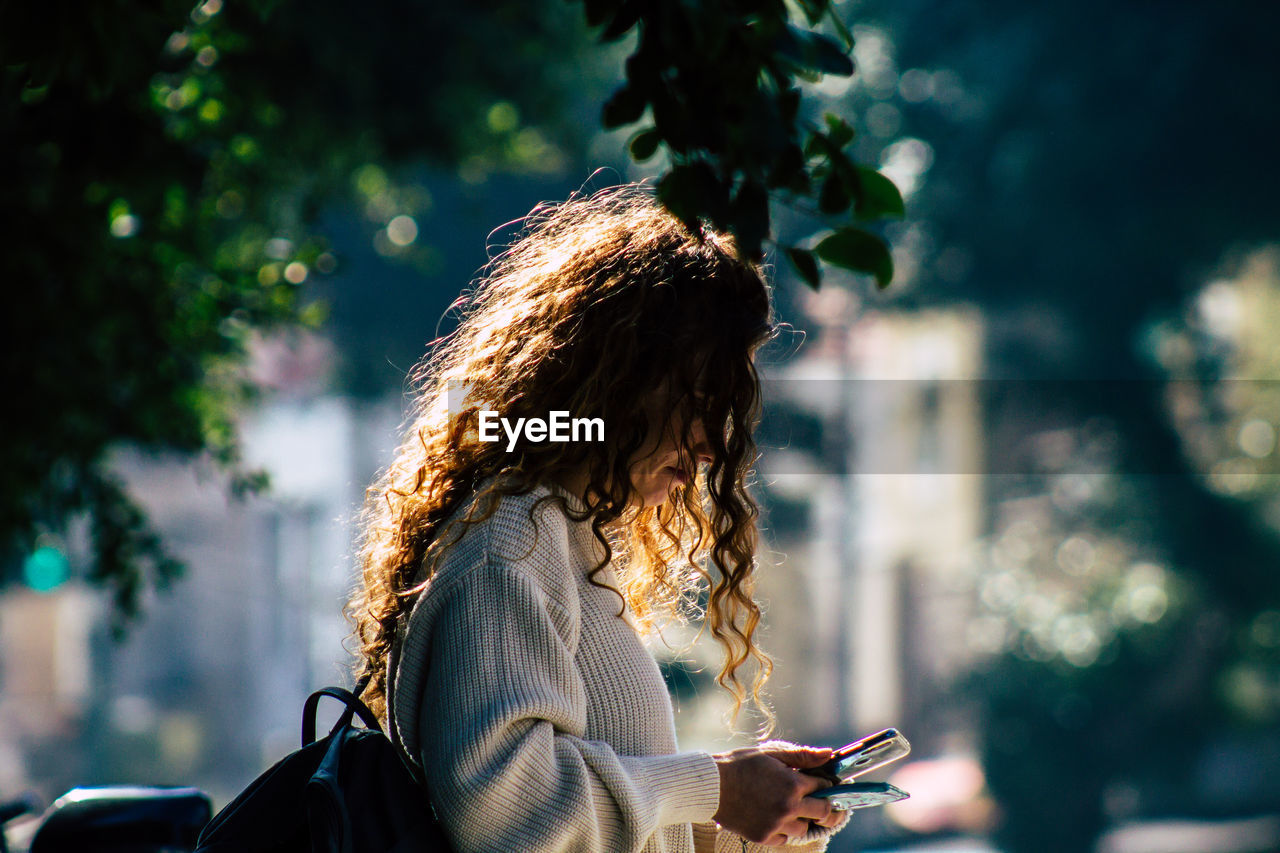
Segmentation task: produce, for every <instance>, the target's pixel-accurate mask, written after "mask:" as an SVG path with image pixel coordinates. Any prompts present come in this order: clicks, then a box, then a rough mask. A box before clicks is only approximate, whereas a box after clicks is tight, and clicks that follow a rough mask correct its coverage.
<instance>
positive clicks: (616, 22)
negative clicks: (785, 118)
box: [600, 0, 640, 43]
mask: <svg viewBox="0 0 1280 853" xmlns="http://www.w3.org/2000/svg"><path fill="white" fill-rule="evenodd" d="M639 20H640V4H639V3H637V2H633V1H632V0H629V2H625V3H623V4H622V6H621V7H619V9H618V13H617V14H616V15H614V16H613V20H612V21H610V22H609V26H607V27H605V29H604V32H603V33H601V34H600V41H602V42H605V43H608V42H611V41H617V40H618V39H620V38H622V37H623V36H624V35H626V34H627V33H628V32H629V31H630V30H631V28H632V27H634V26H635V25H636V22H637V21H639Z"/></svg>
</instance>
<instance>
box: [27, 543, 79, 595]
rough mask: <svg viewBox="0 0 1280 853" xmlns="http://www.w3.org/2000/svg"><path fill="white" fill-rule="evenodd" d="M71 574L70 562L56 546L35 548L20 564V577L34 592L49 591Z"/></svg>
mask: <svg viewBox="0 0 1280 853" xmlns="http://www.w3.org/2000/svg"><path fill="white" fill-rule="evenodd" d="M70 576H71V564H70V563H68V562H67V558H66V557H65V556H64V555H63V553H62V552H61V551H59V550H58V549H57V548H50V547H48V546H46V547H43V548H37V549H36V550H35V551H33V552H32V553H31V555H30V556H29V557H27V559H26V560H25V561H24V562H23V564H22V579H23V580H24V581H25V582H26V584H27V586H29V587H31V588H32V589H34V590H35V591H36V592H51V591H53V590H55V589H57V588H58V587H59V586H61V585H62V584H63V583H65V582H66V580H67V578H69V577H70Z"/></svg>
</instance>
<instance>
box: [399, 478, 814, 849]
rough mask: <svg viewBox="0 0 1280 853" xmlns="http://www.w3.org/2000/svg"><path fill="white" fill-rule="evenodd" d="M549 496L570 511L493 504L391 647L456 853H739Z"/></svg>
mask: <svg viewBox="0 0 1280 853" xmlns="http://www.w3.org/2000/svg"><path fill="white" fill-rule="evenodd" d="M555 497H559V498H561V499H563V500H564V501H565V503H566V504H567V505H568V506H569V507H570V509H573V510H581V508H582V503H581V501H580V500H578V499H577V498H576V497H575V496H573V495H572V494H570V493H569V492H567V491H565V490H563V489H561V488H559V487H558V486H540V487H538V488H537V489H535V490H534V491H532V492H531V493H529V494H526V495H517V496H508V497H504V498H502V499H501V501H500V503H499V504H498V507H497V509H496V511H495V512H494V514H493V515H492V516H491V517H490V518H489V519H488V520H486V521H484V522H481V523H478V524H475V525H471V526H469V527H466V529H465V531H464V532H463V533H462V535H461V537H460V538H459V539H458V540H457V541H456V542H455V543H454V544H453V545H452V546H451V547H450V548H449V549H448V550H447V551H446V553H445V556H444V557H443V559H442V560H441V562H440V564H439V566H438V567H437V570H436V574H435V575H434V576H433V577H432V579H431V582H430V583H429V584H428V585H427V587H426V589H425V590H424V592H423V593H422V594H421V595H420V597H419V599H418V600H417V602H416V603H415V605H414V607H413V609H412V611H411V614H410V617H409V619H408V622H407V625H405V626H403V628H402V631H401V634H400V636H399V638H398V641H397V643H396V644H395V648H394V649H393V651H392V656H391V661H390V668H389V672H388V695H389V697H390V704H391V706H392V715H391V717H392V719H391V731H392V736H393V738H394V739H395V740H396V742H397V743H398V744H399V745H400V747H401V748H402V749H403V750H404V752H405V754H406V755H407V756H408V757H409V758H410V759H411V760H413V761H414V762H415V763H417V764H418V765H419V766H420V767H421V768H422V769H423V772H424V775H425V778H426V781H427V788H428V791H429V793H430V797H431V802H432V805H433V806H434V808H435V810H436V814H437V816H438V817H439V819H440V821H441V823H442V825H443V826H444V828H445V831H446V833H447V834H448V835H449V837H450V839H451V841H452V842H453V844H454V846H455V849H456V850H457V851H458V853H479V852H480V851H503V853H508V851H510V852H511V853H514V852H515V851H521V853H523V852H524V851H529V853H543V851H546V853H552V851H555V853H571V851H572V853H597V851H599V852H600V853H605V851H608V852H609V853H612V852H613V851H629V852H630V853H695V851H697V853H709V851H713V850H715V851H732V853H739V851H741V850H742V849H743V845H742V842H741V839H739V838H738V837H737V836H735V835H732V834H731V833H729V832H727V831H724V830H719V829H718V827H717V826H716V825H715V824H714V823H712V822H711V818H712V815H714V814H715V812H716V811H717V809H718V807H719V799H720V779H719V772H718V770H717V768H716V764H715V761H714V760H713V759H712V757H711V755H710V754H708V753H706V752H700V751H692V752H680V751H678V749H677V745H676V737H675V723H674V716H673V713H672V706H671V701H670V697H669V695H668V693H667V689H666V686H665V683H664V681H663V678H662V674H661V672H660V671H659V669H658V666H657V664H656V662H655V661H654V659H653V657H652V656H651V655H650V654H649V652H648V650H647V649H646V648H645V647H644V645H643V643H642V642H641V640H640V638H639V636H638V635H637V633H636V631H635V629H634V628H633V627H632V624H631V623H630V622H629V621H628V620H627V619H626V618H625V614H623V616H620V615H619V614H620V611H622V608H623V604H622V599H621V597H620V596H619V594H618V593H617V592H615V591H614V590H612V589H602V588H600V587H599V586H596V585H593V584H592V583H591V582H590V581H589V580H588V574H589V572H590V571H591V569H592V568H593V567H594V566H595V565H596V564H597V563H598V562H599V561H600V558H601V557H602V556H603V549H602V547H601V545H600V543H599V542H597V541H596V539H595V537H594V535H593V534H592V532H591V529H590V525H589V523H588V522H585V521H583V522H575V521H573V520H571V519H569V518H568V517H567V516H566V514H565V513H564V511H563V509H562V508H561V506H560V502H559V501H557V500H554V499H550V500H547V498H555ZM597 581H598V582H599V583H603V584H605V585H607V586H611V587H615V588H616V585H617V584H616V580H615V577H614V575H613V572H612V569H611V568H608V567H606V569H605V570H604V571H603V572H601V573H600V574H599V575H597ZM828 834H829V832H828V831H825V830H821V829H815V830H814V831H812V832H811V833H810V835H809V836H806V838H805V839H797V844H796V846H795V847H793V848H791V849H793V850H794V849H804V850H808V851H820V850H823V849H825V847H826V836H827V835H828ZM805 842H807V843H805ZM754 848H755V845H747V849H749V850H750V849H754ZM762 850H763V848H762Z"/></svg>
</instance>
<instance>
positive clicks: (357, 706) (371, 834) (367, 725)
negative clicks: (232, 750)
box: [196, 681, 451, 853]
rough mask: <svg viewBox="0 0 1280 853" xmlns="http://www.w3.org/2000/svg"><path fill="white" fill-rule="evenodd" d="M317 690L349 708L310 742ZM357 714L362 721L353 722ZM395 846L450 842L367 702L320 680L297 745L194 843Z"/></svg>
mask: <svg viewBox="0 0 1280 853" xmlns="http://www.w3.org/2000/svg"><path fill="white" fill-rule="evenodd" d="M364 683H367V681H366V682H364ZM364 683H362V684H360V685H357V688H356V689H357V691H359V690H360V689H361V688H362V687H363V686H364ZM323 696H330V697H333V698H334V699H337V700H339V701H341V702H342V703H343V704H345V705H346V710H345V711H344V712H343V714H342V716H341V718H339V720H338V722H337V724H336V725H335V726H334V727H333V730H332V731H330V732H329V734H328V735H327V736H325V737H324V738H321V739H320V740H316V709H317V707H318V706H319V704H320V699H321V697H323ZM356 716H359V717H360V719H361V720H362V721H363V722H364V727H363V728H362V727H360V726H356V725H355V724H354V718H355V717H356ZM393 850H394V851H395V853H447V851H450V850H451V848H450V846H449V843H448V841H447V840H446V839H445V836H444V833H443V831H442V830H441V828H440V826H439V824H438V823H437V822H436V819H435V815H434V813H433V812H432V810H431V805H430V803H429V802H428V800H427V789H426V786H425V785H424V784H422V783H421V782H420V781H419V780H418V779H417V778H416V777H415V774H414V773H413V772H412V771H411V770H410V768H409V767H408V766H406V764H405V762H404V761H403V760H402V759H401V757H400V753H399V752H398V751H397V749H396V747H395V745H394V744H392V743H391V741H390V740H389V739H388V738H387V736H386V735H385V734H383V733H382V728H381V726H379V725H378V718H377V717H375V716H374V714H373V712H372V711H370V710H369V707H368V706H367V705H365V704H364V702H361V701H360V699H358V698H357V697H356V695H355V694H353V693H351V692H350V691H348V690H344V689H343V688H341V687H326V688H324V689H322V690H317V691H316V692H315V693H312V694H311V695H310V696H309V697H308V698H307V702H306V704H305V705H304V706H303V709H302V748H301V749H299V750H297V751H296V752H292V753H290V754H289V755H286V756H285V757H284V758H282V759H281V760H280V761H278V762H276V764H275V765H274V766H273V767H271V769H269V770H267V771H266V772H265V773H263V774H262V775H261V776H259V777H258V778H257V779H255V780H254V781H253V783H252V784H251V785H249V787H248V788H246V789H245V790H244V791H243V792H242V793H241V794H240V796H238V797H236V798H235V799H234V800H232V801H231V802H230V803H228V804H227V805H226V807H225V808H223V809H222V810H221V811H220V812H218V814H217V815H215V816H214V818H213V820H211V821H210V822H209V824H208V825H207V826H205V828H204V830H203V831H202V832H201V833H200V839H199V841H198V842H197V843H196V853H294V851H296V853H391V851H393Z"/></svg>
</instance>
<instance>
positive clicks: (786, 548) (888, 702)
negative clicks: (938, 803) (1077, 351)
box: [760, 290, 984, 750]
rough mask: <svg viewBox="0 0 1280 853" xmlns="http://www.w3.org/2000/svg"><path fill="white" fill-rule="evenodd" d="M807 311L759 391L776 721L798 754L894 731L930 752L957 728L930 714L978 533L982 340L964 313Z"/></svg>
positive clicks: (956, 668) (960, 627)
mask: <svg viewBox="0 0 1280 853" xmlns="http://www.w3.org/2000/svg"><path fill="white" fill-rule="evenodd" d="M822 296H823V298H824V299H826V300H827V302H825V303H823V304H821V305H819V306H817V310H815V311H814V318H815V320H819V321H822V320H825V322H820V329H819V331H818V333H817V336H816V339H815V340H813V341H812V343H811V344H810V345H809V346H808V347H807V352H806V353H805V354H804V355H802V356H801V357H800V358H797V359H795V360H793V361H791V362H789V363H788V364H786V365H784V366H781V367H780V368H778V369H776V370H773V371H770V372H769V373H768V376H767V388H766V393H765V397H766V405H767V406H768V409H767V412H766V416H765V417H766V423H765V424H763V425H762V435H761V442H760V444H761V450H762V454H763V458H762V464H761V480H762V483H763V486H764V489H763V496H764V500H765V505H766V510H767V513H766V525H767V527H768V533H769V535H768V539H769V540H770V541H771V542H772V543H773V545H774V547H775V548H776V549H777V551H778V553H777V554H776V555H774V560H773V562H774V563H775V565H773V566H769V565H768V562H769V561H768V560H767V559H766V561H765V563H766V567H765V570H764V571H763V572H762V576H761V582H760V595H761V597H762V598H764V599H765V600H766V601H768V602H769V603H770V605H771V606H770V610H769V613H768V617H767V620H766V621H767V624H768V634H767V639H766V642H767V643H768V648H769V650H770V651H771V652H772V653H773V654H774V655H775V657H776V658H777V681H776V688H777V689H775V690H774V693H773V695H774V699H775V705H776V707H777V710H778V712H779V717H780V722H781V723H782V726H783V729H784V731H785V732H786V733H787V734H788V735H794V736H797V737H803V738H805V739H810V740H812V741H814V742H822V743H828V742H830V743H835V742H844V739H851V738H853V737H855V736H856V735H858V734H863V733H866V732H869V731H872V730H875V729H877V728H880V727H884V726H888V725H896V726H899V727H901V728H902V729H903V730H904V732H907V733H908V735H909V737H911V738H912V740H913V741H914V742H915V744H916V746H917V748H918V749H919V748H921V747H923V748H924V749H926V750H928V749H930V748H932V749H934V750H936V749H940V748H942V746H943V745H944V741H945V740H946V736H947V734H948V733H949V732H948V730H951V729H956V728H962V727H963V722H962V721H957V720H949V719H947V717H946V714H947V713H948V711H949V710H950V709H948V708H947V706H946V703H945V702H944V701H942V700H944V699H945V698H946V696H947V695H948V693H949V688H950V686H951V685H950V682H951V679H952V678H953V677H954V676H956V675H958V674H959V673H960V672H961V670H962V669H963V667H964V665H965V664H966V663H967V662H968V660H969V657H968V652H967V650H966V644H965V631H966V627H967V624H968V618H969V615H970V608H971V603H970V602H971V598H972V597H971V594H970V593H969V592H968V591H967V585H966V576H965V575H964V572H963V569H964V567H965V564H966V560H967V558H968V555H969V552H970V549H971V547H972V545H973V542H974V541H975V540H977V539H978V538H979V537H980V536H981V535H982V532H983V530H982V525H983V523H984V521H983V519H984V510H983V503H982V501H983V499H984V496H983V478H982V476H981V471H982V459H981V457H982V448H983V444H982V439H981V412H980V408H979V388H978V383H977V382H976V381H975V380H976V377H977V376H978V373H979V369H980V360H981V351H982V330H981V325H980V323H979V321H978V318H977V316H976V315H975V314H973V313H970V312H966V311H926V312H918V313H910V314H905V313H904V314H887V313H877V312H867V313H861V314H859V315H858V316H857V318H856V319H855V318H854V317H853V316H852V314H853V313H854V312H853V311H852V306H842V305H841V304H839V300H841V299H842V298H844V297H842V296H841V295H840V294H839V293H838V292H836V291H834V290H833V291H832V292H831V294H823V295H822ZM833 300H834V301H835V304H832V301H833ZM767 556H768V555H766V557H767Z"/></svg>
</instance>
